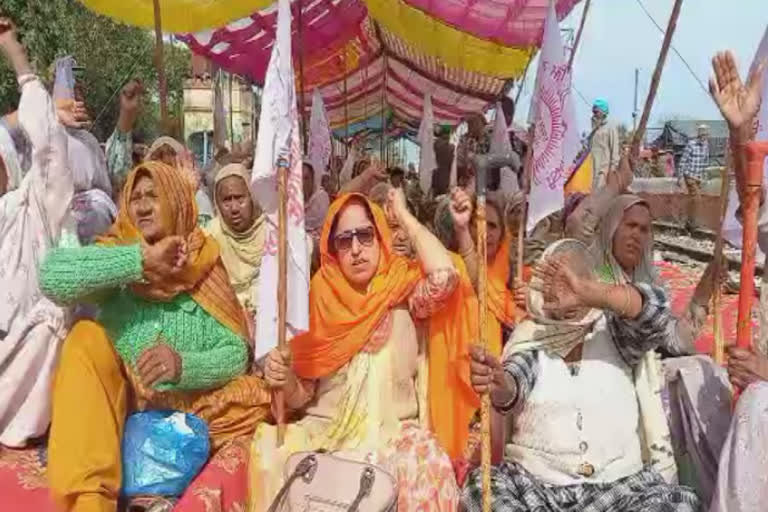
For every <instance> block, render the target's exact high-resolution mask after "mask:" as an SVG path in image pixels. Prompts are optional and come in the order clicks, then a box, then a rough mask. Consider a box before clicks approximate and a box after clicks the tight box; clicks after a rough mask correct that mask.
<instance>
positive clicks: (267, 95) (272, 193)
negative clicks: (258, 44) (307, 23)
mask: <svg viewBox="0 0 768 512" xmlns="http://www.w3.org/2000/svg"><path fill="white" fill-rule="evenodd" d="M299 137H300V132H299V117H298V109H297V108H296V89H295V85H294V74H293V63H292V60H291V9H290V0H279V4H278V15H277V37H276V39H275V44H274V46H273V47H272V56H271V58H270V60H269V67H268V68H267V76H266V80H265V82H264V92H263V95H262V106H261V116H260V117H259V133H258V137H257V143H256V154H255V156H254V161H253V177H252V179H251V188H252V189H253V193H254V196H255V197H256V199H257V200H258V202H259V204H260V205H261V207H262V208H263V210H264V212H265V213H266V215H267V232H266V242H265V247H264V256H263V259H262V262H261V272H260V276H261V277H260V279H259V284H258V289H257V290H255V293H256V297H257V300H258V302H257V303H258V305H259V307H258V313H257V315H256V339H255V357H256V358H259V357H261V356H263V355H265V354H267V353H268V352H269V351H270V350H272V349H273V348H275V347H276V346H277V339H278V329H279V327H280V326H278V317H277V303H278V301H277V293H278V289H277V285H278V277H277V274H278V260H277V248H278V244H277V240H278V211H277V210H278V193H277V182H278V180H277V177H278V167H283V170H281V171H280V172H287V173H288V179H287V189H286V196H287V205H286V206H287V207H286V211H287V216H286V221H287V222H286V238H287V245H288V251H287V263H288V276H287V278H288V280H287V282H288V289H287V290H286V292H287V302H288V308H287V315H286V326H285V327H286V330H287V336H286V337H287V339H289V340H290V339H291V338H293V337H294V336H296V335H297V334H299V333H301V332H304V331H306V330H307V329H308V328H309V301H308V298H309V261H308V259H309V258H308V254H307V252H308V245H307V236H306V233H305V231H304V197H303V191H302V176H301V174H302V152H301V141H300V139H299Z"/></svg>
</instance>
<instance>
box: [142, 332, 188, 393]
mask: <svg viewBox="0 0 768 512" xmlns="http://www.w3.org/2000/svg"><path fill="white" fill-rule="evenodd" d="M136 371H137V372H138V374H139V377H140V378H141V382H142V384H144V386H146V387H147V388H153V387H155V386H156V385H157V384H163V383H175V382H178V381H179V377H181V356H179V354H178V353H177V352H176V351H175V350H173V349H172V348H171V347H170V346H168V345H166V344H165V343H160V344H158V345H155V346H153V347H150V348H148V349H146V350H145V351H144V352H142V354H141V355H140V356H139V359H138V360H137V361H136Z"/></svg>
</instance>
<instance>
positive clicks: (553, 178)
mask: <svg viewBox="0 0 768 512" xmlns="http://www.w3.org/2000/svg"><path fill="white" fill-rule="evenodd" d="M531 112H532V117H531V119H532V120H533V123H534V127H535V128H534V131H535V135H534V142H533V162H532V169H531V192H530V195H529V197H528V224H527V226H526V227H527V229H528V231H529V232H530V231H531V230H532V229H533V227H534V226H535V225H536V223H537V222H539V221H540V220H541V219H543V218H544V217H546V216H547V215H549V214H551V213H553V212H556V211H557V210H560V209H561V208H563V206H564V196H563V186H564V185H565V181H566V178H567V177H568V176H570V175H571V171H572V168H573V162H574V160H575V158H576V155H577V153H578V151H579V147H580V146H579V130H578V127H577V126H576V116H575V115H574V109H573V98H572V97H571V72H570V70H569V69H568V59H567V58H566V55H565V51H564V48H563V41H562V40H561V39H560V28H559V27H558V23H557V16H556V15H555V8H554V6H553V5H552V2H550V4H549V12H548V14H547V20H546V23H545V25H544V37H543V42H542V47H541V56H540V57H539V69H538V72H537V74H536V89H535V92H534V95H533V103H532V105H531Z"/></svg>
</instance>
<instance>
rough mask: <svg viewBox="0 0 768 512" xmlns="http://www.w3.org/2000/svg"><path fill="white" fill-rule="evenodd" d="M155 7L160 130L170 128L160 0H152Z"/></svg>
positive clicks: (164, 130)
mask: <svg viewBox="0 0 768 512" xmlns="http://www.w3.org/2000/svg"><path fill="white" fill-rule="evenodd" d="M153 3H154V8H155V67H156V68H157V82H158V94H159V96H160V120H161V122H162V131H163V133H165V132H166V131H167V130H169V129H170V126H169V125H168V86H167V83H166V81H165V58H164V56H163V51H164V49H163V21H162V17H161V14H160V0H153Z"/></svg>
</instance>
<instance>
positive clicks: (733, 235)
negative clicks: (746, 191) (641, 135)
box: [723, 27, 768, 261]
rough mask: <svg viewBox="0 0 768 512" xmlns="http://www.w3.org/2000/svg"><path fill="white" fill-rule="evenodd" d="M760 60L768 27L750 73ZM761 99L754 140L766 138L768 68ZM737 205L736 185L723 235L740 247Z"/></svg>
mask: <svg viewBox="0 0 768 512" xmlns="http://www.w3.org/2000/svg"><path fill="white" fill-rule="evenodd" d="M761 60H765V61H766V63H768V27H767V28H766V29H765V34H764V35H763V40H762V41H761V42H760V46H758V47H757V53H755V59H754V60H753V61H752V66H751V67H750V68H749V72H750V73H752V71H753V70H754V69H755V68H756V67H757V66H758V64H760V61H761ZM762 100H763V101H762V104H761V106H760V112H758V114H757V134H756V135H755V140H768V69H766V70H765V71H764V72H763V92H762ZM766 184H768V158H766V160H765V164H764V166H763V185H766ZM738 207H739V195H738V193H737V192H736V187H731V191H730V195H729V196H728V210H727V212H726V214H725V219H724V221H723V236H724V237H725V239H726V240H728V241H729V242H731V243H732V244H733V245H734V246H736V247H741V242H742V229H741V223H740V222H739V221H738V220H736V210H737V209H738ZM757 251H758V252H757V254H758V256H757V259H758V261H760V260H762V259H763V258H764V256H761V251H760V249H759V248H758V250H757Z"/></svg>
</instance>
